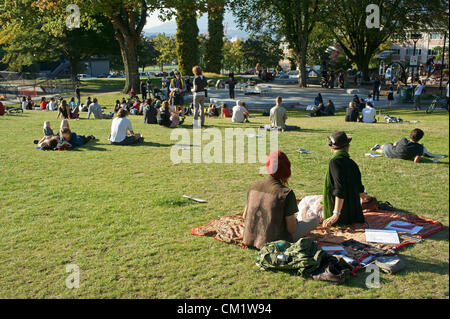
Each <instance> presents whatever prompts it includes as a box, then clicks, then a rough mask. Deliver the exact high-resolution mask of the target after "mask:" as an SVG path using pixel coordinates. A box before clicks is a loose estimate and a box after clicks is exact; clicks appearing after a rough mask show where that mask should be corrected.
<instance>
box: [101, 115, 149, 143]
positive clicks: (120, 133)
mask: <svg viewBox="0 0 450 319" xmlns="http://www.w3.org/2000/svg"><path fill="white" fill-rule="evenodd" d="M127 116H128V111H127V110H125V109H120V110H119V111H118V112H117V117H116V118H115V119H114V120H113V121H112V124H111V135H110V136H109V141H110V142H111V144H112V145H133V144H136V143H139V142H143V141H144V137H143V136H141V134H134V131H133V127H132V125H131V121H130V120H129V119H127Z"/></svg>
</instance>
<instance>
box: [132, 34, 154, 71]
mask: <svg viewBox="0 0 450 319" xmlns="http://www.w3.org/2000/svg"><path fill="white" fill-rule="evenodd" d="M137 49H138V61H139V67H141V68H142V71H144V69H145V68H146V67H147V66H149V65H155V63H156V59H157V58H158V56H159V51H158V50H156V48H155V43H154V41H153V40H150V39H148V38H146V37H142V38H141V41H139V43H138V48H137Z"/></svg>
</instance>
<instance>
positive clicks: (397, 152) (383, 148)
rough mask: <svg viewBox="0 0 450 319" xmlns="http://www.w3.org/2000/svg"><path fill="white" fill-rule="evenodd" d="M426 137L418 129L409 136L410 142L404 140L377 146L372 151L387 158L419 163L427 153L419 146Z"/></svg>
mask: <svg viewBox="0 0 450 319" xmlns="http://www.w3.org/2000/svg"><path fill="white" fill-rule="evenodd" d="M424 135H425V133H424V132H423V131H422V130H421V129H418V128H416V129H414V130H412V132H411V134H410V135H409V140H407V139H406V138H402V139H400V140H398V141H397V142H395V143H394V144H392V143H387V144H384V145H380V144H377V145H375V146H374V147H372V149H371V150H372V151H377V152H378V153H380V154H384V156H386V157H387V158H399V159H403V160H406V161H414V163H419V162H420V160H421V159H422V157H423V156H424V153H425V148H424V146H423V145H422V144H419V141H420V140H421V139H422V138H423V136H424Z"/></svg>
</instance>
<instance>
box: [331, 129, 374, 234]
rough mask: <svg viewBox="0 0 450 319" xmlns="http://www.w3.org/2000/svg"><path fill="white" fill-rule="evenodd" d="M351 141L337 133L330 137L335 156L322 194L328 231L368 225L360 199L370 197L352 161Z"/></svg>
mask: <svg viewBox="0 0 450 319" xmlns="http://www.w3.org/2000/svg"><path fill="white" fill-rule="evenodd" d="M351 141H352V138H351V137H350V138H349V137H347V134H346V133H345V132H335V133H333V135H331V136H330V137H328V145H329V146H330V148H331V150H332V151H333V156H332V157H331V160H330V163H329V166H328V171H327V173H326V176H325V185H324V191H323V216H324V222H323V227H326V228H328V227H331V226H333V225H335V224H337V225H340V226H349V225H352V224H356V223H364V222H365V220H364V215H363V211H362V207H361V199H362V200H364V201H369V200H370V197H369V196H367V195H366V194H365V192H364V186H363V184H362V182H361V172H360V170H359V167H358V165H357V164H356V163H355V162H354V161H353V160H352V159H351V158H350V154H349V149H350V142H351Z"/></svg>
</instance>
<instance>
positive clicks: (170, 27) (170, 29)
mask: <svg viewBox="0 0 450 319" xmlns="http://www.w3.org/2000/svg"><path fill="white" fill-rule="evenodd" d="M197 25H198V28H199V30H200V34H207V33H208V17H207V16H202V17H201V18H200V19H198V20H197ZM225 31H226V37H227V38H228V39H232V38H244V39H247V38H248V36H249V35H248V33H247V32H245V31H242V30H240V29H239V28H238V26H237V24H236V23H235V22H234V18H233V16H232V15H231V14H226V15H225ZM158 33H165V34H166V35H175V34H176V33H177V23H176V22H175V21H168V22H165V23H163V24H161V25H159V26H156V27H150V28H145V29H144V34H145V35H146V36H148V37H154V36H156V35H157V34H158Z"/></svg>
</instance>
